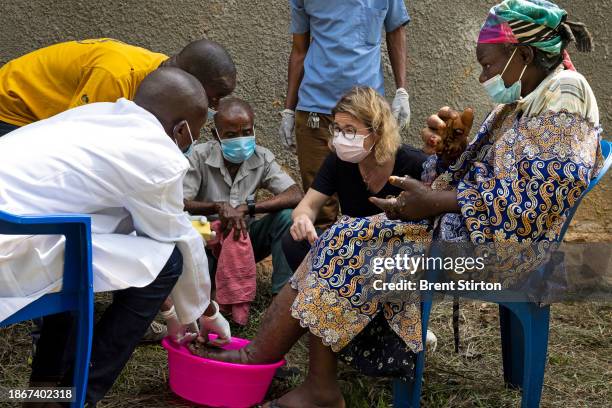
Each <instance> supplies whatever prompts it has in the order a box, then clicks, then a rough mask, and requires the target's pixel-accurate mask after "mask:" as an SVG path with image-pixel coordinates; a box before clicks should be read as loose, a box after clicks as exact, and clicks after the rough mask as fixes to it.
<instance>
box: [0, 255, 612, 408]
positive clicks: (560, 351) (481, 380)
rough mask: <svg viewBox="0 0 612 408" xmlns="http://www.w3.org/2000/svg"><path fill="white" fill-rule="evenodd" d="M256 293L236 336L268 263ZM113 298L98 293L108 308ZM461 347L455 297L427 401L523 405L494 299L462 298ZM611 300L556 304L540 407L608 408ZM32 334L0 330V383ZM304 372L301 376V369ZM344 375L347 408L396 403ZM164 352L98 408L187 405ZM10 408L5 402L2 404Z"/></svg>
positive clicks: (21, 372) (128, 376)
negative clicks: (504, 355)
mask: <svg viewBox="0 0 612 408" xmlns="http://www.w3.org/2000/svg"><path fill="white" fill-rule="evenodd" d="M258 270H259V277H260V279H259V282H258V283H259V290H258V292H259V295H258V297H257V299H256V301H255V303H254V305H253V306H254V307H253V309H252V310H253V314H252V318H251V321H250V322H249V325H248V326H247V327H245V328H237V327H235V328H234V335H236V336H239V337H245V338H251V337H253V336H254V334H255V332H256V329H257V326H258V323H259V317H260V316H261V314H262V312H263V310H264V309H265V307H266V306H267V304H268V303H269V301H270V291H269V283H268V282H269V280H268V278H267V275H268V271H269V265H266V264H260V265H259V268H258ZM107 302H108V296H98V297H97V299H96V307H97V309H98V310H100V309H103V308H104V306H105V304H106V303H107ZM460 319H461V326H460V328H461V329H460V331H461V341H462V347H463V349H462V352H461V353H460V354H455V353H454V351H453V336H452V326H451V303H450V302H449V301H442V302H440V303H437V304H435V305H434V309H433V312H432V318H431V322H430V327H431V328H432V329H433V331H434V332H435V333H436V335H437V337H438V349H437V350H436V352H435V353H429V354H428V355H427V362H426V368H425V379H424V385H423V387H424V388H423V394H422V406H423V407H427V408H430V407H431V408H437V407H440V408H442V407H453V408H455V407H456V408H460V407H500V408H501V407H518V406H520V393H519V392H518V391H515V390H510V389H506V388H505V387H504V384H503V377H502V364H501V349H500V340H499V320H498V316H497V307H496V306H495V305H493V304H485V303H471V302H462V304H461V317H460ZM611 321H612V305H610V304H604V303H586V304H585V303H581V304H563V305H554V306H553V307H552V319H551V325H550V339H549V347H548V365H547V368H546V377H545V382H544V389H543V393H542V404H541V406H542V407H543V408H548V407H551V408H552V407H555V408H556V407H566V408H570V407H589V408H597V407H609V406H610V401H612V386H611V385H610V384H612V364H611V359H610V356H612V330H611V328H610V322H611ZM29 353H30V339H29V335H28V326H27V325H26V324H21V325H15V326H11V327H8V328H2V329H0V378H1V379H2V380H1V384H2V385H3V386H10V387H17V386H25V385H26V384H27V378H28V375H29V371H30V370H29V366H28V358H29ZM287 360H288V362H289V365H290V366H293V367H298V368H299V369H300V370H301V372H302V373H305V372H306V370H307V364H306V362H307V345H306V342H305V341H300V342H299V343H298V344H296V346H295V347H294V348H293V350H292V351H291V353H290V354H289V355H288V356H287ZM302 375H303V374H302ZM339 378H340V382H341V386H342V391H343V394H344V396H345V399H346V401H347V407H350V408H383V407H391V406H392V404H391V397H392V396H391V384H390V381H389V380H388V379H374V378H368V377H364V376H361V375H359V374H358V373H357V372H355V371H354V370H352V369H351V368H349V367H346V366H341V368H340V372H339ZM167 380H168V373H167V363H166V352H165V350H164V349H163V348H162V347H161V346H159V345H146V346H140V347H138V348H137V350H136V352H135V353H134V355H133V356H132V359H131V360H130V362H129V363H128V365H127V367H126V369H125V370H124V371H123V373H122V374H121V376H120V378H119V379H118V381H117V383H116V384H115V386H114V387H113V388H112V390H111V392H110V393H109V394H108V396H107V398H106V399H105V400H104V401H103V403H101V404H99V405H98V406H99V407H100V408H111V407H112V408H119V407H126V408H127V407H130V408H133V407H168V406H172V407H188V406H190V404H189V403H187V402H185V401H182V400H181V399H180V398H178V397H176V396H174V395H173V394H172V392H171V391H170V389H169V387H168V385H167ZM300 380H301V378H300V377H299V376H298V377H293V378H291V379H289V380H283V381H280V380H275V381H274V382H273V383H272V386H271V388H270V391H269V393H268V396H269V397H270V398H273V397H277V396H280V395H282V394H283V393H284V392H286V391H287V390H289V389H290V388H291V387H293V386H295V385H296V384H298V383H299V382H300ZM4 406H7V407H8V406H11V405H9V404H8V403H2V402H0V407H4Z"/></svg>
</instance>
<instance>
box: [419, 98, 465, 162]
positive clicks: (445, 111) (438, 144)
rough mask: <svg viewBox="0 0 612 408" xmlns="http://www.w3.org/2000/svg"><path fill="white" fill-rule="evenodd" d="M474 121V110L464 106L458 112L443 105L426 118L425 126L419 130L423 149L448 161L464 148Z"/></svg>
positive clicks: (459, 153)
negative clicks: (462, 109) (435, 112)
mask: <svg viewBox="0 0 612 408" xmlns="http://www.w3.org/2000/svg"><path fill="white" fill-rule="evenodd" d="M473 123H474V110H473V109H471V108H466V109H465V110H464V111H463V112H461V113H459V112H457V111H456V110H454V109H451V108H449V107H448V106H445V107H443V108H441V109H440V110H439V111H438V113H437V114H434V115H431V116H430V117H429V118H427V127H425V128H423V129H422V130H421V139H422V140H423V143H424V148H423V151H424V152H425V153H427V154H434V153H435V154H437V155H439V156H440V157H441V158H442V159H443V160H444V161H446V162H450V161H452V160H454V159H456V158H457V157H459V155H461V153H463V151H464V150H465V147H466V146H467V137H468V135H469V134H470V130H471V129H472V124H473Z"/></svg>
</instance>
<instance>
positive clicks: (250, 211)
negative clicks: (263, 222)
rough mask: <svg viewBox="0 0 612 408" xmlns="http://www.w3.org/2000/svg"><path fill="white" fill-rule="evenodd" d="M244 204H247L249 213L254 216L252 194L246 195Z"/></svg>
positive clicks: (253, 198)
mask: <svg viewBox="0 0 612 408" xmlns="http://www.w3.org/2000/svg"><path fill="white" fill-rule="evenodd" d="M246 204H247V207H248V208H249V215H250V216H251V217H254V216H255V196H254V195H250V196H248V197H247V200H246Z"/></svg>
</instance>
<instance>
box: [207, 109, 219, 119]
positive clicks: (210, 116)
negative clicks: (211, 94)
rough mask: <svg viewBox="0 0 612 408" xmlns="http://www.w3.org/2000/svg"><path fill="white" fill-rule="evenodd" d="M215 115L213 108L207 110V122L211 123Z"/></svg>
mask: <svg viewBox="0 0 612 408" xmlns="http://www.w3.org/2000/svg"><path fill="white" fill-rule="evenodd" d="M216 114H217V111H216V110H214V109H213V108H208V120H209V121H211V122H212V121H213V120H214V118H215V115H216Z"/></svg>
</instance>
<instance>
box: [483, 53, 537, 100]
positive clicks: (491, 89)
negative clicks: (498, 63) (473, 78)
mask: <svg viewBox="0 0 612 408" xmlns="http://www.w3.org/2000/svg"><path fill="white" fill-rule="evenodd" d="M515 53H516V48H515V49H514V52H513V53H512V55H511V56H510V59H509V60H508V62H506V66H505V67H504V70H503V71H502V73H501V75H500V74H497V75H495V76H494V77H493V78H490V79H489V80H487V81H485V82H483V83H482V86H483V87H484V89H485V91H487V93H488V94H489V96H490V97H491V99H493V101H494V102H496V103H512V102H516V101H518V100H519V99H520V98H521V78H523V74H524V73H525V70H526V69H527V64H525V67H523V71H522V72H521V76H520V77H519V79H518V81H516V82H515V83H513V84H512V85H510V86H509V87H508V88H506V84H505V83H504V79H503V76H504V73H505V72H506V68H508V65H510V61H512V57H514V54H515Z"/></svg>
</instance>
